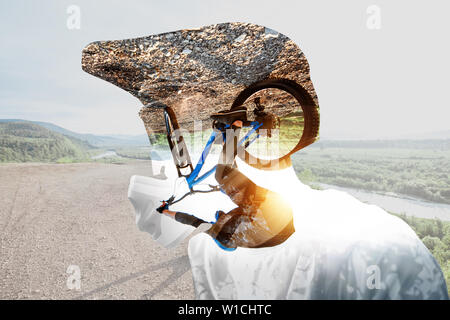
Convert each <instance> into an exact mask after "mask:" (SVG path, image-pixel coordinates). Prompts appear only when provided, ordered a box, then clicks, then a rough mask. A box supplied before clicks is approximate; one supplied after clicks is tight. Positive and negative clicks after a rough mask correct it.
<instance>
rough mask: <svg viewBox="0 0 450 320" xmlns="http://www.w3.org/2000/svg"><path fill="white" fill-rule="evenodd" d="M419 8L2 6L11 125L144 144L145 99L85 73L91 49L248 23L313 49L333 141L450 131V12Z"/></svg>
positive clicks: (0, 56)
mask: <svg viewBox="0 0 450 320" xmlns="http://www.w3.org/2000/svg"><path fill="white" fill-rule="evenodd" d="M410 2H411V1H400V0H398V1H390V2H388V1H381V0H373V1H365V0H355V1H333V0H329V1H295V2H294V1H273V0H271V1H261V0H259V1H231V0H228V1H220V2H219V1H207V0H205V1H192V0H190V1H159V2H156V1H131V0H130V1H77V0H71V1H39V2H38V1H8V2H7V1H2V2H1V3H0V28H1V30H2V31H1V33H0V41H1V48H2V50H0V88H1V89H0V118H22V119H28V120H39V121H48V122H52V123H54V124H57V125H60V126H62V127H65V128H67V129H70V130H74V131H77V132H89V133H97V134H106V133H115V134H142V133H144V132H145V131H144V127H143V125H142V123H141V120H140V119H139V117H138V116H137V112H138V111H139V109H140V103H139V101H138V100H137V99H135V98H134V97H132V96H131V95H129V94H128V93H126V92H125V91H123V90H121V89H119V88H117V87H114V86H113V85H111V84H109V83H107V82H105V81H103V80H100V79H97V78H95V77H93V76H91V75H89V74H86V73H84V72H83V71H82V70H81V63H80V58H81V50H82V48H83V47H84V46H85V45H86V44H88V43H89V42H92V41H96V40H111V39H126V38H134V37H138V36H146V35H150V34H156V33H161V32H168V31H175V30H179V29H185V28H191V27H201V26H204V25H209V24H213V23H220V22H231V21H240V22H251V23H256V24H259V25H264V26H267V27H269V28H272V29H275V30H277V31H279V32H281V33H283V34H285V35H286V36H288V37H290V38H291V39H292V40H294V41H295V42H296V43H297V44H298V45H299V46H300V48H301V49H302V50H303V51H304V53H305V54H306V57H307V58H308V60H309V63H310V66H311V75H312V80H313V83H314V85H315V87H316V91H317V93H318V96H319V102H320V107H321V136H322V137H326V138H341V137H345V138H385V137H401V136H404V135H408V134H415V135H417V134H419V135H420V134H421V133H423V132H433V131H445V130H450V124H449V122H450V108H449V107H450V103H449V101H450V93H449V92H450V90H449V75H450V61H449V57H450V43H449V41H448V37H449V35H448V32H449V30H450V19H448V17H447V15H448V13H449V12H450V3H449V2H448V1H429V2H427V1H422V2H421V3H420V4H412V3H410ZM72 4H74V5H78V6H79V7H80V9H81V29H80V30H69V29H68V28H67V27H66V21H67V18H68V16H69V15H68V14H67V13H66V10H67V7H68V6H69V5H72ZM369 5H378V6H379V8H380V9H381V11H380V13H381V15H380V17H381V29H379V30H369V29H368V28H367V26H366V22H367V18H368V14H367V12H366V10H367V8H368V6H369ZM105 115H107V116H106V117H104V116H105ZM102 116H103V117H102Z"/></svg>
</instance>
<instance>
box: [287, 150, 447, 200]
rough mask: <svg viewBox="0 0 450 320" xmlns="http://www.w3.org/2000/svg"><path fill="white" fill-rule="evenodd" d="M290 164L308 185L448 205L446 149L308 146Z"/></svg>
mask: <svg viewBox="0 0 450 320" xmlns="http://www.w3.org/2000/svg"><path fill="white" fill-rule="evenodd" d="M292 162H293V165H294V168H295V170H296V172H297V173H298V175H299V178H300V179H301V180H302V181H303V182H305V183H308V184H312V185H314V184H315V183H316V184H317V183H326V184H331V185H336V186H341V187H349V188H355V189H362V190H367V191H376V192H393V193H396V194H401V195H407V196H411V197H416V198H420V199H423V200H427V201H432V202H440V203H447V204H450V150H445V149H444V150H436V149H425V148H421V149H409V148H387V147H384V148H383V147H380V148H362V147H361V148H356V147H325V148H319V147H309V148H306V150H304V151H303V150H302V151H300V152H298V153H296V154H295V155H294V156H293V157H292Z"/></svg>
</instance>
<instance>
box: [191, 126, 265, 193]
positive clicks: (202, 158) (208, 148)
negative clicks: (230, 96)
mask: <svg viewBox="0 0 450 320" xmlns="http://www.w3.org/2000/svg"><path fill="white" fill-rule="evenodd" d="M261 126H262V123H259V122H257V121H253V122H251V124H250V126H245V127H248V128H251V129H250V131H249V132H247V134H246V135H245V136H244V137H243V138H242V139H241V140H240V141H239V142H238V146H241V145H242V143H244V142H246V144H245V146H244V148H247V147H248V146H249V145H250V144H251V143H253V142H254V141H255V140H256V139H257V138H258V137H259V133H257V134H256V136H255V137H254V138H253V139H252V140H250V141H247V140H248V139H249V138H250V136H251V135H252V134H253V133H255V132H256V131H257V130H258V129H259V128H260V127H261ZM227 128H229V126H228V127H227ZM220 134H221V135H222V139H223V143H225V142H226V134H225V132H221V131H215V130H214V131H213V132H212V133H211V136H210V137H209V139H208V141H207V142H206V146H205V148H204V149H203V152H202V154H201V156H200V159H199V160H198V162H197V164H196V166H195V168H194V169H193V170H192V172H191V173H190V174H188V175H187V176H186V181H187V183H188V186H189V189H191V190H192V188H193V187H194V186H195V185H196V184H198V183H200V182H202V181H203V180H205V179H206V178H207V177H209V176H210V175H211V174H212V173H213V172H215V171H216V168H217V165H215V166H214V167H213V168H212V169H210V170H208V171H207V172H205V173H204V174H202V175H201V176H200V177H199V176H198V175H199V174H200V171H201V170H202V168H203V165H204V164H205V161H206V157H207V156H208V154H209V152H210V151H211V146H212V144H213V143H214V142H215V141H216V138H217V137H218V136H219V135H220ZM186 152H187V150H186ZM187 153H188V154H189V152H187Z"/></svg>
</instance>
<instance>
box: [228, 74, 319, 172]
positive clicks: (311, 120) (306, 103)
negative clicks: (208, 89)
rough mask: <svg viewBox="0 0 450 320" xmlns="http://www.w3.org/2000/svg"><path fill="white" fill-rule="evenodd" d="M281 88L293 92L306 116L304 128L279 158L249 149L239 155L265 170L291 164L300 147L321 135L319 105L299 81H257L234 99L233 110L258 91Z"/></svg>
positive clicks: (250, 163) (277, 168)
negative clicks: (254, 153) (288, 149)
mask: <svg viewBox="0 0 450 320" xmlns="http://www.w3.org/2000/svg"><path fill="white" fill-rule="evenodd" d="M270 88H275V89H280V90H283V91H285V92H288V93H289V94H291V95H292V96H293V97H294V98H295V99H296V100H297V102H298V103H299V105H300V107H301V109H302V111H303V116H304V128H303V133H302V136H301V137H300V139H299V141H298V143H297V144H296V145H295V147H293V149H292V150H290V151H289V152H288V153H287V154H285V155H283V156H282V157H279V158H277V159H270V160H267V159H261V158H258V157H255V156H253V155H251V154H250V153H249V152H248V151H247V150H244V152H242V153H239V154H238V156H239V157H240V158H241V159H242V160H243V161H245V162H246V163H247V164H249V165H250V166H252V167H255V168H257V169H263V170H280V169H283V168H286V167H289V166H291V160H290V156H291V155H292V154H293V153H295V152H297V151H299V150H300V149H302V148H304V147H306V146H308V145H310V144H312V143H313V142H314V141H316V140H317V138H318V135H319V124H320V115H319V107H318V105H317V104H316V103H315V101H314V99H313V98H312V96H311V95H310V94H309V93H308V91H307V90H306V89H305V88H303V87H302V86H301V85H299V84H298V83H297V82H295V81H292V80H288V79H267V80H262V81H259V82H256V83H254V84H252V85H250V86H249V87H247V88H246V89H244V90H243V91H242V92H241V93H240V94H239V95H238V96H237V97H236V99H235V100H234V102H233V104H232V106H231V110H233V109H236V108H238V107H240V106H242V105H243V104H244V102H246V100H247V99H248V98H249V97H250V96H252V95H253V94H255V93H256V92H258V91H261V90H264V89H270Z"/></svg>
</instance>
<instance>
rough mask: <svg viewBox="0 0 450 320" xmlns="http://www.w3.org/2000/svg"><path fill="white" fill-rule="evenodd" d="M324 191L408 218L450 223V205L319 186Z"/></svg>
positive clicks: (330, 186) (323, 185) (326, 185)
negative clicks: (341, 193)
mask: <svg viewBox="0 0 450 320" xmlns="http://www.w3.org/2000/svg"><path fill="white" fill-rule="evenodd" d="M319 185H320V187H321V188H322V189H336V190H341V191H345V192H347V193H349V194H351V195H353V196H354V197H355V198H357V199H359V200H361V201H363V202H366V203H370V204H375V205H377V206H379V207H381V208H383V209H385V210H387V211H390V212H393V213H399V214H401V213H404V214H406V215H407V216H415V217H419V218H429V219H434V218H439V219H441V220H446V221H450V205H449V204H443V203H435V202H428V201H424V200H420V199H415V198H406V197H401V196H396V195H385V194H378V193H374V192H370V191H362V190H356V189H352V188H344V187H338V186H333V185H329V184H323V183H321V184H319Z"/></svg>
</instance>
